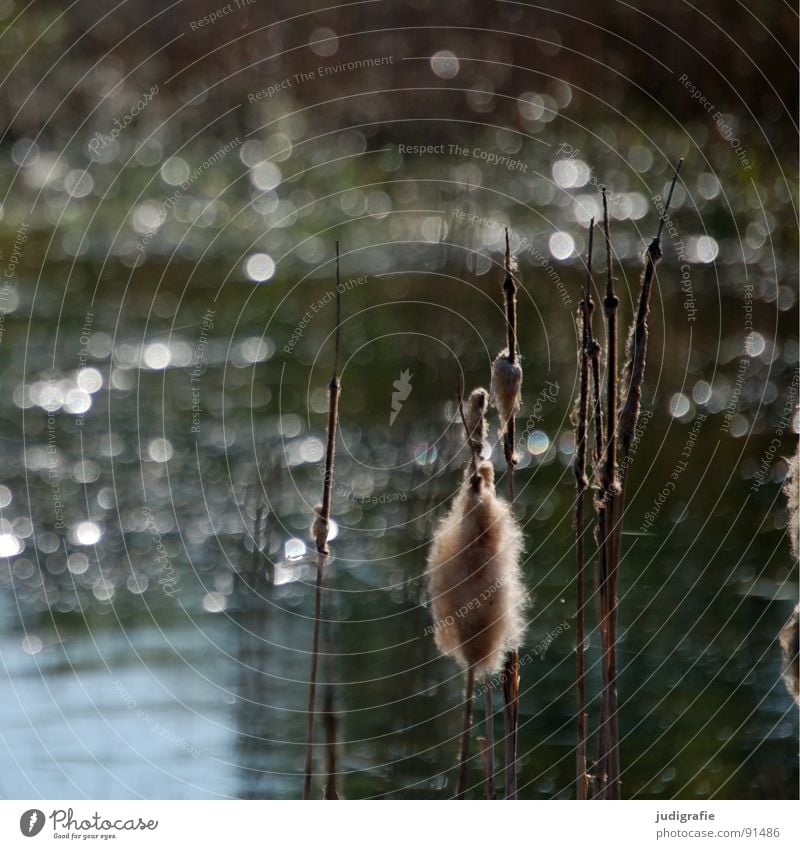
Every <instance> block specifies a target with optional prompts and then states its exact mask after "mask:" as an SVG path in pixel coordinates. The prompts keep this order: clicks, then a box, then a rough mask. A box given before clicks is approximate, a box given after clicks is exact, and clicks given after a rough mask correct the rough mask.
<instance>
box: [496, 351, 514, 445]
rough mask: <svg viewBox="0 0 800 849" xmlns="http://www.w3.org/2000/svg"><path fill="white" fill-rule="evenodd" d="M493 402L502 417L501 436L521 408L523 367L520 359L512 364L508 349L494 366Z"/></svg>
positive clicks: (499, 355) (499, 356) (500, 354)
mask: <svg viewBox="0 0 800 849" xmlns="http://www.w3.org/2000/svg"><path fill="white" fill-rule="evenodd" d="M491 388H492V400H493V401H494V405H495V407H497V412H498V413H499V415H500V435H501V436H502V435H503V434H504V433H505V432H506V430H507V429H508V423H509V421H510V420H511V419H512V417H513V416H514V415H515V414H516V413H517V411H518V410H519V407H520V400H521V394H520V390H521V388H522V366H520V364H519V359H515V360H514V362H511V358H510V357H509V353H508V348H505V349H504V350H502V351H501V352H500V353H499V354H498V355H497V359H495V361H494V364H493V365H492V386H491Z"/></svg>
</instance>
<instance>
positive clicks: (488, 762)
mask: <svg viewBox="0 0 800 849" xmlns="http://www.w3.org/2000/svg"><path fill="white" fill-rule="evenodd" d="M484 686H485V687H486V693H485V694H484V696H485V698H484V705H485V712H486V717H485V724H486V739H485V741H484V745H483V747H482V754H483V757H484V781H485V785H486V798H487V799H494V797H495V789H494V699H493V690H492V682H491V681H490V680H489V676H488V675H487V676H486V681H485V684H484Z"/></svg>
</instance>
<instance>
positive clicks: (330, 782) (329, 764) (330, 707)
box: [322, 684, 342, 799]
mask: <svg viewBox="0 0 800 849" xmlns="http://www.w3.org/2000/svg"><path fill="white" fill-rule="evenodd" d="M322 723H323V725H324V727H325V783H324V785H323V789H322V798H323V799H341V798H342V796H341V793H340V792H339V780H338V779H339V765H338V761H339V758H338V755H339V749H338V745H339V742H338V741H339V717H338V715H337V713H336V706H335V703H334V696H333V687H332V686H331V685H330V684H327V685H326V687H325V695H324V696H323V699H322Z"/></svg>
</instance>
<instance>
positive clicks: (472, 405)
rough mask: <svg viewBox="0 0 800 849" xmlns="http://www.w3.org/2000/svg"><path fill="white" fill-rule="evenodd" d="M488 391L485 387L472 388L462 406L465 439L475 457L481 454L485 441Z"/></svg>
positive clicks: (479, 457)
mask: <svg viewBox="0 0 800 849" xmlns="http://www.w3.org/2000/svg"><path fill="white" fill-rule="evenodd" d="M488 403H489V393H488V392H487V391H486V390H485V389H473V390H472V392H471V393H470V396H469V398H468V399H467V404H466V406H465V408H464V422H465V424H466V428H467V441H468V443H469V447H470V450H471V451H472V453H473V456H474V457H475V458H476V459H478V460H479V459H481V457H482V456H483V444H484V442H485V441H486V407H487V406H488Z"/></svg>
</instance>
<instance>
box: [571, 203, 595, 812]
mask: <svg viewBox="0 0 800 849" xmlns="http://www.w3.org/2000/svg"><path fill="white" fill-rule="evenodd" d="M593 235H594V218H592V220H591V222H590V224H589V251H588V257H587V263H586V269H587V280H586V289H585V291H584V296H583V299H582V300H581V304H580V307H579V325H580V327H579V333H580V351H579V361H580V398H579V401H578V418H577V423H576V427H577V433H576V438H575V465H574V473H575V481H576V488H577V497H576V500H575V541H576V556H577V561H578V564H577V565H578V569H577V579H576V580H577V589H576V593H575V608H576V609H575V620H576V632H577V633H576V642H577V659H576V671H575V675H576V691H577V699H578V728H577V732H578V733H577V745H576V758H577V762H576V781H577V784H576V794H577V798H578V799H586V797H587V793H588V785H587V773H586V664H585V655H584V643H585V631H586V629H585V610H584V606H585V603H586V600H585V593H584V582H585V573H586V557H585V552H584V510H585V502H586V490H587V488H588V486H589V481H588V480H587V478H586V443H587V438H586V433H587V420H588V415H589V292H590V290H591V285H592V239H593Z"/></svg>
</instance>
